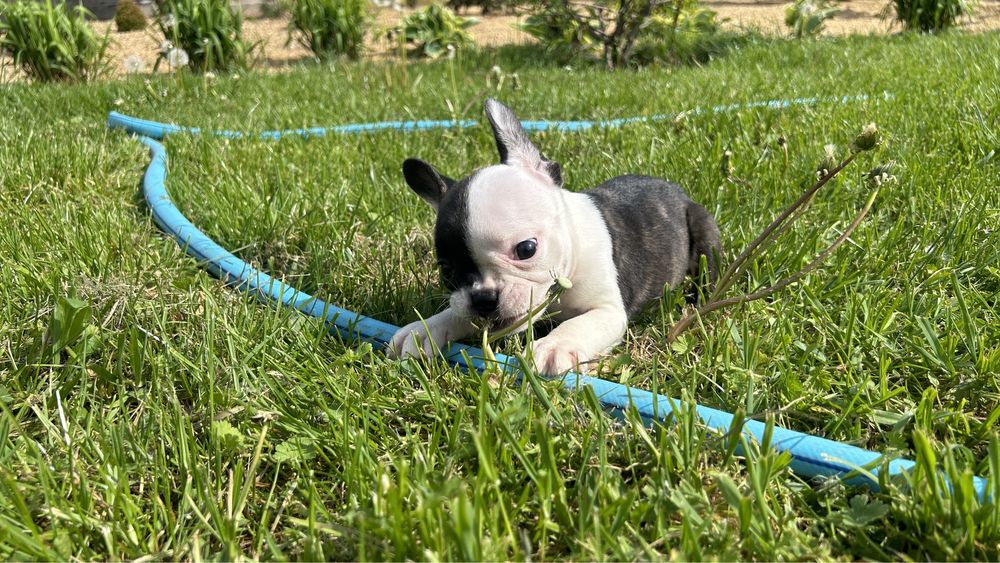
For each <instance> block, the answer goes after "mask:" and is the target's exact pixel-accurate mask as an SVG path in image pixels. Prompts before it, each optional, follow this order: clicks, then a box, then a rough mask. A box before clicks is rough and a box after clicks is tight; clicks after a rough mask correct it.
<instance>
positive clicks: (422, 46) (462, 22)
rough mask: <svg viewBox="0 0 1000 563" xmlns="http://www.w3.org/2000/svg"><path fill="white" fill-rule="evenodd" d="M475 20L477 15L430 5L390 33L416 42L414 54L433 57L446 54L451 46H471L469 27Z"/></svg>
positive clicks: (411, 42)
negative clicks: (473, 16) (457, 14)
mask: <svg viewBox="0 0 1000 563" xmlns="http://www.w3.org/2000/svg"><path fill="white" fill-rule="evenodd" d="M476 23H478V21H477V20H476V19H475V18H463V17H459V16H456V15H455V13H454V12H452V11H451V10H449V9H448V8H445V7H443V6H441V5H439V4H431V5H430V6H427V7H426V8H424V9H423V10H420V11H418V12H413V13H412V14H409V15H407V16H406V17H405V18H403V21H402V23H401V24H400V25H399V27H396V28H395V29H392V30H390V32H389V36H390V38H393V37H400V38H401V39H402V40H403V41H405V42H406V43H408V44H411V45H413V50H412V51H411V54H412V55H414V56H418V57H428V58H432V59H433V58H437V57H440V56H441V55H444V54H446V53H447V52H448V46H449V45H450V46H451V47H452V48H454V49H464V48H468V47H471V46H472V45H473V42H472V36H471V35H469V32H467V31H466V29H468V28H470V27H472V26H473V25H475V24H476Z"/></svg>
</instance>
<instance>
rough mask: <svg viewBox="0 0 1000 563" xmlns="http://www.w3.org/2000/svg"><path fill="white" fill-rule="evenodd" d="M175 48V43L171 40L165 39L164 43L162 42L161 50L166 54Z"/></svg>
mask: <svg viewBox="0 0 1000 563" xmlns="http://www.w3.org/2000/svg"><path fill="white" fill-rule="evenodd" d="M173 48H174V44H173V43H171V42H170V41H164V42H163V43H160V52H161V53H163V54H164V55H166V54H167V53H169V52H170V50H171V49H173Z"/></svg>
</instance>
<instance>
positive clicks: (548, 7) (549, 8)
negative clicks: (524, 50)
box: [518, 3, 594, 61]
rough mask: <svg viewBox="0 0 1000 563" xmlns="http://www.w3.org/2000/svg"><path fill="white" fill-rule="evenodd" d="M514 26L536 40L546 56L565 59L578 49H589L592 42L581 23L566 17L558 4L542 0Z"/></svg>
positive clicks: (574, 54) (572, 55)
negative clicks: (522, 20)
mask: <svg viewBox="0 0 1000 563" xmlns="http://www.w3.org/2000/svg"><path fill="white" fill-rule="evenodd" d="M518 27H519V28H520V29H521V30H522V31H524V32H525V33H527V34H528V35H531V36H532V37H534V38H535V39H537V40H538V42H539V43H541V44H542V46H543V47H544V48H545V50H546V51H547V52H548V54H549V56H551V57H554V58H556V59H557V60H560V61H566V60H568V59H570V58H572V57H574V56H576V55H577V54H578V53H579V52H580V50H581V49H584V50H590V48H591V46H592V45H593V43H594V40H593V39H592V38H591V36H590V34H588V33H587V29H586V27H585V26H584V24H583V23H582V22H580V21H577V20H576V19H572V18H570V19H567V18H566V15H565V13H564V8H563V6H562V5H560V4H559V3H543V4H541V5H540V8H539V9H536V10H534V11H533V12H532V13H531V14H530V15H529V16H528V17H527V18H525V20H524V23H522V24H520V25H518Z"/></svg>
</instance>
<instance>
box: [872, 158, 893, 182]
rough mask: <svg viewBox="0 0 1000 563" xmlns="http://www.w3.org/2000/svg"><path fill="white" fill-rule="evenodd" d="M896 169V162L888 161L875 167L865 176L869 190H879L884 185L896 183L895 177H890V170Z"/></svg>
mask: <svg viewBox="0 0 1000 563" xmlns="http://www.w3.org/2000/svg"><path fill="white" fill-rule="evenodd" d="M895 167H896V161H895V160H890V161H889V162H886V163H885V164H882V165H880V166H876V167H875V168H872V169H871V170H870V171H869V172H868V174H865V179H866V180H867V181H868V186H869V187H871V188H880V187H882V186H885V185H886V184H891V183H895V182H896V177H895V176H893V175H892V170H893V169H894V168H895Z"/></svg>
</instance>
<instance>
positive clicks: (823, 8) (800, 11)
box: [785, 0, 838, 39]
mask: <svg viewBox="0 0 1000 563" xmlns="http://www.w3.org/2000/svg"><path fill="white" fill-rule="evenodd" d="M837 11H838V10H837V8H834V7H833V6H832V5H830V3H829V2H827V0H796V1H795V2H794V3H792V4H788V5H787V6H785V25H786V26H788V29H789V30H790V31H791V33H792V37H795V38H796V39H802V38H805V37H816V36H818V35H819V34H820V32H822V31H823V25H824V24H825V22H826V20H828V19H830V18H831V17H833V16H834V15H835V14H836V13H837Z"/></svg>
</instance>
